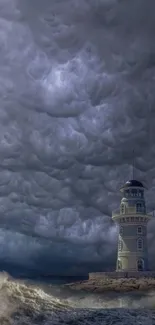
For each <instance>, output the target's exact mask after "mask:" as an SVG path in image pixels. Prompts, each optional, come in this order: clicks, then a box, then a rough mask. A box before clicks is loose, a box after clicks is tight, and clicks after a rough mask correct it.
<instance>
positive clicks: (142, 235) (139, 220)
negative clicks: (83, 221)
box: [112, 180, 151, 272]
mask: <svg viewBox="0 0 155 325" xmlns="http://www.w3.org/2000/svg"><path fill="white" fill-rule="evenodd" d="M144 190H145V188H144V186H143V184H142V183H141V182H139V181H137V180H130V181H128V182H126V183H125V185H124V186H123V187H122V188H121V189H120V191H121V193H122V200H121V204H120V210H119V211H118V212H113V215H112V219H113V220H114V221H115V222H116V223H117V225H118V227H119V235H118V253H117V266H116V271H125V272H135V271H148V247H147V223H148V221H149V220H150V218H151V216H150V215H148V214H146V206H145V198H144Z"/></svg>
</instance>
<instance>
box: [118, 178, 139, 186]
mask: <svg viewBox="0 0 155 325" xmlns="http://www.w3.org/2000/svg"><path fill="white" fill-rule="evenodd" d="M123 187H144V186H143V184H142V183H141V182H139V181H137V180H135V179H132V180H130V181H127V182H126V183H125V185H124V186H123Z"/></svg>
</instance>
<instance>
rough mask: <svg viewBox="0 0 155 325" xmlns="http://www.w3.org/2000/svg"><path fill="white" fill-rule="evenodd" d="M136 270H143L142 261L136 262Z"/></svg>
mask: <svg viewBox="0 0 155 325" xmlns="http://www.w3.org/2000/svg"><path fill="white" fill-rule="evenodd" d="M137 269H138V271H143V270H144V261H143V260H142V259H140V260H138V261H137Z"/></svg>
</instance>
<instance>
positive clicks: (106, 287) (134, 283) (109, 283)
mask: <svg viewBox="0 0 155 325" xmlns="http://www.w3.org/2000/svg"><path fill="white" fill-rule="evenodd" d="M64 287H65V288H69V289H71V290H74V291H84V292H88V293H104V292H107V291H109V292H110V291H113V292H132V291H149V290H153V289H155V278H138V279H136V278H127V279H124V278H120V279H110V278H103V279H102V278H101V279H91V280H86V281H80V282H74V283H69V284H65V285H64Z"/></svg>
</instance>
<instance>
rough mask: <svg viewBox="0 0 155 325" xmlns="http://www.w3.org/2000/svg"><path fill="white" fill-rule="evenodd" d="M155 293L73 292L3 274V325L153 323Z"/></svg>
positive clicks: (0, 306) (0, 320) (0, 305)
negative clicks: (96, 293) (99, 293)
mask: <svg viewBox="0 0 155 325" xmlns="http://www.w3.org/2000/svg"><path fill="white" fill-rule="evenodd" d="M154 307H155V292H153V291H152V292H149V293H147V294H146V293H138V294H135V293H133V294H130V295H119V294H116V293H115V294H114V293H109V294H105V295H103V294H102V295H95V294H85V293H82V292H80V293H79V292H76V293H74V292H72V291H70V290H68V289H67V290H66V289H65V288H63V287H62V285H61V283H60V284H59V283H58V281H55V283H50V281H45V279H40V280H39V281H38V280H37V281H36V280H31V279H22V280H21V279H14V278H11V277H9V275H8V274H6V273H1V275H0V325H11V324H13V325H30V324H31V325H39V324H41V325H59V324H60V325H63V324H64V325H100V324H102V325H113V324H115V325H116V324H117V325H153V324H155V308H154Z"/></svg>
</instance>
